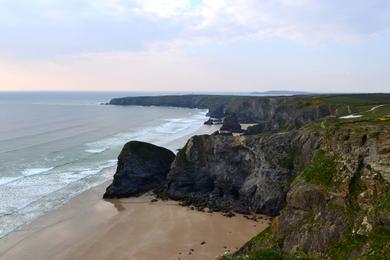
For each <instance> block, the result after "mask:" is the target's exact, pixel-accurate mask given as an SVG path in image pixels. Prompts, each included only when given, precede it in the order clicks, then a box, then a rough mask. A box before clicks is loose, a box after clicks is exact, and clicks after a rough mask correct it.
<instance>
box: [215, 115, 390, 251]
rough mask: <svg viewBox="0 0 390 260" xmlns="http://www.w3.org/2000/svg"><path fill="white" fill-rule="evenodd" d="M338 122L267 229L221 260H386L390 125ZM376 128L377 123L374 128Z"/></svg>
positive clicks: (389, 247) (327, 130)
mask: <svg viewBox="0 0 390 260" xmlns="http://www.w3.org/2000/svg"><path fill="white" fill-rule="evenodd" d="M377 120H378V117H377V118H375V117H370V120H368V119H367V120H364V121H354V122H337V124H335V125H328V126H326V127H323V128H321V129H311V128H309V127H308V128H307V129H305V130H310V131H318V132H320V133H321V135H322V136H323V141H322V144H321V147H320V149H319V150H318V151H317V152H316V154H315V156H314V157H313V159H312V161H311V163H309V164H308V165H306V167H305V168H303V169H302V170H301V171H300V174H299V175H298V176H297V177H296V178H295V179H294V181H293V182H292V184H291V186H290V191H289V192H288V195H287V205H286V207H285V208H284V209H283V210H282V211H281V214H280V216H278V217H277V218H275V219H274V221H273V223H272V227H270V228H269V229H267V230H266V231H264V232H262V233H261V234H259V235H258V236H257V237H255V238H253V239H252V240H251V241H249V242H248V243H247V244H246V245H245V246H244V247H243V248H241V249H240V250H239V251H238V252H237V253H236V254H234V255H233V256H228V257H225V258H223V259H387V258H386V257H388V256H389V255H390V122H388V121H383V122H382V121H377ZM378 122H380V123H378Z"/></svg>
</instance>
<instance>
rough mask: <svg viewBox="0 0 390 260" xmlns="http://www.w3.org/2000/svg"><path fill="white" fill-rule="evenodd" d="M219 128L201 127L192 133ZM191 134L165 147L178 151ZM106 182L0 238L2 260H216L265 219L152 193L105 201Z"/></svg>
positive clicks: (264, 224)
mask: <svg viewBox="0 0 390 260" xmlns="http://www.w3.org/2000/svg"><path fill="white" fill-rule="evenodd" d="M218 128H219V126H202V127H201V128H200V129H199V130H198V131H197V132H196V133H194V134H193V135H199V134H207V133H211V132H214V131H215V130H217V129H218ZM189 137H190V136H185V137H182V138H179V139H177V140H175V141H174V142H172V143H170V144H168V145H167V146H166V147H167V148H170V149H172V150H176V149H178V148H180V147H182V146H183V145H184V144H185V142H186V141H187V140H188V138H189ZM109 183H110V182H107V183H104V184H102V185H99V186H97V187H95V188H92V189H90V190H88V191H86V192H84V193H82V194H80V195H78V196H77V197H75V198H73V199H71V200H70V201H69V202H67V203H66V204H65V205H63V206H61V207H60V208H58V209H55V210H53V211H51V212H49V213H48V214H46V215H43V216H41V217H39V218H38V219H36V220H35V221H33V222H32V223H30V224H28V225H26V226H24V227H22V228H20V229H19V230H17V231H14V232H12V233H10V234H9V235H8V236H6V237H4V238H3V239H1V240H0V259H136V260H137V259H148V260H149V259H153V260H155V259H162V260H163V259H215V258H216V257H217V256H220V255H223V254H225V253H229V252H233V251H235V250H236V249H237V248H239V247H240V246H242V245H243V244H244V243H245V242H246V241H248V240H249V239H250V238H251V237H253V236H254V235H256V234H257V233H259V232H260V231H262V230H263V229H265V228H266V227H267V226H268V225H269V219H268V218H267V217H265V216H264V217H262V219H260V220H259V221H257V222H255V221H253V220H248V219H247V218H245V217H244V216H242V215H236V216H235V217H232V218H228V217H224V216H222V215H221V214H220V213H205V212H198V211H194V210H191V209H190V208H188V207H183V206H180V205H178V203H177V202H175V201H157V202H151V200H152V199H153V197H152V196H150V195H147V196H146V195H145V196H142V197H139V198H129V199H120V200H110V201H105V200H103V199H102V195H103V193H104V190H105V188H106V187H107V186H108V185H109Z"/></svg>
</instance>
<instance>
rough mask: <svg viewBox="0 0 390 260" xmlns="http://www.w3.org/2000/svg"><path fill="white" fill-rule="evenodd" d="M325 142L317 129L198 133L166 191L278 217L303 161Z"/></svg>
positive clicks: (174, 167)
mask: <svg viewBox="0 0 390 260" xmlns="http://www.w3.org/2000/svg"><path fill="white" fill-rule="evenodd" d="M320 141H321V139H320V138H319V136H318V135H317V134H316V133H315V132H311V133H310V132H304V131H302V132H298V131H292V132H289V133H279V134H268V135H267V134H264V135H256V136H220V135H212V136H208V135H203V136H194V137H193V138H191V139H190V140H189V141H188V142H187V144H186V146H185V147H184V148H183V149H182V150H181V151H180V152H179V153H178V155H177V157H176V159H175V161H174V163H173V165H172V168H171V170H170V172H169V174H168V176H167V185H166V194H167V195H168V196H169V197H171V198H173V199H176V200H182V201H185V202H186V203H187V204H194V205H196V206H199V207H208V208H210V209H212V210H222V211H230V210H233V211H237V212H258V213H260V212H261V213H266V214H270V215H276V214H278V213H279V210H280V209H281V208H282V207H284V205H285V196H286V193H287V191H288V188H289V183H290V181H291V180H292V179H293V177H294V176H295V175H296V174H297V172H298V169H299V167H300V164H305V162H308V161H309V160H310V159H311V158H310V155H311V154H312V153H313V151H314V150H315V149H317V148H318V147H319V144H320ZM307 155H309V156H307Z"/></svg>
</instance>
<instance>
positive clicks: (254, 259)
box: [220, 249, 309, 260]
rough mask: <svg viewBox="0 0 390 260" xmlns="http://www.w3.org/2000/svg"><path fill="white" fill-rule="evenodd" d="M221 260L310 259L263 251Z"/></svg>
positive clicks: (274, 251)
mask: <svg viewBox="0 0 390 260" xmlns="http://www.w3.org/2000/svg"><path fill="white" fill-rule="evenodd" d="M220 259H221V260H298V259H302V260H304V259H309V258H306V257H300V256H294V255H289V254H286V253H284V252H282V251H279V250H274V249H262V250H257V251H254V252H251V253H250V254H248V255H243V256H224V257H222V258H220Z"/></svg>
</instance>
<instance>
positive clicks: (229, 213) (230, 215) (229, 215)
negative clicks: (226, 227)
mask: <svg viewBox="0 0 390 260" xmlns="http://www.w3.org/2000/svg"><path fill="white" fill-rule="evenodd" d="M222 216H224V217H228V218H232V217H234V216H235V214H234V213H233V212H231V211H229V212H226V213H222Z"/></svg>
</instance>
